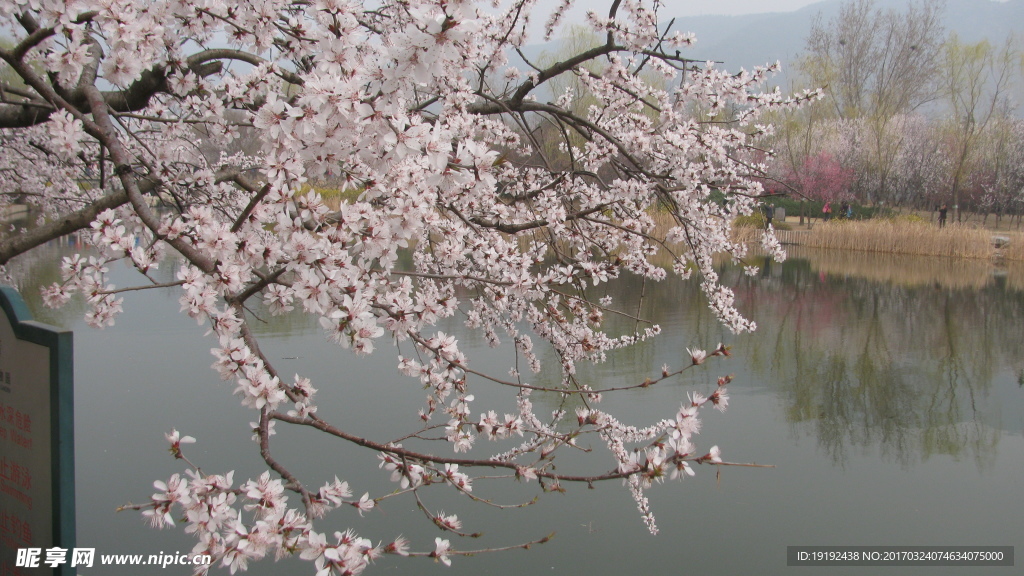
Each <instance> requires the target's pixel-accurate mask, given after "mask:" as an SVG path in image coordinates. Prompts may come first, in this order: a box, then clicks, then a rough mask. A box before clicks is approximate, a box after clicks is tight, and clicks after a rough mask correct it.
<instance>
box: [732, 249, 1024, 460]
mask: <svg viewBox="0 0 1024 576" xmlns="http://www.w3.org/2000/svg"><path fill="white" fill-rule="evenodd" d="M805 256H806V255H805ZM837 260H839V259H838V258H835V257H834V255H830V254H825V253H819V254H812V255H810V257H805V258H793V259H791V261H788V262H787V263H785V264H784V265H783V267H782V271H781V273H780V274H779V277H778V281H777V282H763V281H762V282H757V281H752V282H747V283H746V284H745V285H744V286H743V289H742V290H741V291H740V293H739V297H740V299H741V300H742V301H743V302H745V303H746V304H748V305H749V306H750V307H752V308H755V309H756V312H755V316H756V317H757V318H758V320H759V322H760V324H761V330H760V331H759V333H758V334H757V336H755V337H753V338H743V339H742V345H741V348H743V349H749V350H750V353H751V355H752V361H751V366H752V367H754V369H755V371H756V372H757V373H758V374H760V375H761V376H762V377H764V378H765V380H766V382H767V383H769V385H770V386H772V387H773V388H775V389H776V390H778V392H779V394H780V399H782V400H783V402H784V406H785V414H786V418H787V419H788V420H789V421H790V422H791V423H793V424H794V425H795V426H797V427H799V428H800V429H802V430H806V429H813V431H814V434H815V435H816V437H817V440H818V443H819V445H820V446H821V447H822V448H823V449H824V450H825V451H826V452H827V453H828V454H829V455H830V456H831V457H832V459H833V461H835V462H836V463H839V464H842V463H844V462H845V461H846V460H847V458H848V455H849V451H850V449H851V448H854V447H867V446H879V447H880V448H881V450H882V452H883V454H885V455H886V456H889V457H892V458H894V459H896V460H897V461H899V462H901V463H903V464H911V463H913V462H915V461H918V460H927V459H929V458H930V457H932V456H934V455H936V454H944V455H950V456H955V457H969V458H971V459H973V460H974V461H975V462H976V463H977V465H978V467H979V468H984V467H986V466H989V465H991V463H992V461H993V458H994V455H995V448H996V445H997V444H998V441H999V437H1000V435H1001V433H1000V431H1001V430H1012V431H1015V432H1016V431H1019V430H1020V429H1021V428H1020V420H1019V418H1017V417H1014V418H1012V421H1008V422H1003V417H1004V416H1005V415H1008V414H1014V415H1016V414H1019V413H1020V412H1019V410H1014V408H1020V407H1021V406H1022V405H1024V404H1022V402H1021V398H1020V394H1013V393H1012V392H1013V390H1011V389H1009V388H1007V387H1006V386H1002V387H997V386H996V382H997V380H1000V379H1002V380H1004V381H1006V380H1008V379H1009V378H1010V377H1012V375H1013V374H1015V373H1019V372H1020V370H1021V365H1022V358H1021V341H1020V326H1021V325H1022V311H1024V306H1022V302H1024V299H1022V293H1021V292H1020V291H1019V290H1017V289H1013V288H1011V287H1010V286H1008V285H1007V283H1006V282H1005V281H1003V280H1002V278H1005V276H1002V277H1000V276H997V275H994V274H993V273H992V270H990V269H988V268H984V267H981V268H979V266H978V264H977V263H954V264H952V265H951V264H950V263H948V262H941V261H939V262H936V261H933V260H921V259H918V260H913V259H906V258H903V259H898V260H895V261H888V262H887V261H886V260H885V259H878V258H876V259H875V260H874V262H873V264H872V263H871V262H870V260H869V259H868V258H866V257H864V256H863V255H856V256H854V258H852V259H851V260H846V261H842V262H841V263H837ZM857 260H859V262H857ZM841 266H849V268H841ZM838 270H842V271H843V273H842V274H840V273H837V271H838ZM858 272H862V273H863V274H862V275H857V273H858ZM965 275H969V277H965ZM883 278H884V279H887V280H886V281H879V280H880V279H883ZM994 388H998V389H995V390H994ZM1016 388H1019V386H1018V387H1016Z"/></svg>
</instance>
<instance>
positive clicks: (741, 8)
mask: <svg viewBox="0 0 1024 576" xmlns="http://www.w3.org/2000/svg"><path fill="white" fill-rule="evenodd" d="M817 1H818V0H665V1H664V2H662V4H663V5H664V8H663V9H662V10H661V13H662V14H664V15H665V16H667V17H672V16H697V15H699V14H753V13H758V12H792V11H793V10H797V9H799V8H803V7H804V6H807V5H808V4H814V3H815V2H817Z"/></svg>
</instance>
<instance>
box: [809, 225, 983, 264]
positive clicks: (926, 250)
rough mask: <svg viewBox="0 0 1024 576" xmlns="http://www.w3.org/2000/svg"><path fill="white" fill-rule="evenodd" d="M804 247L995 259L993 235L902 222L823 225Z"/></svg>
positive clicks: (949, 227)
mask: <svg viewBox="0 0 1024 576" xmlns="http://www.w3.org/2000/svg"><path fill="white" fill-rule="evenodd" d="M803 244H804V245H805V246H813V247H815V248H826V249H830V250H859V251H862V252H882V253H888V254H917V255H922V256H944V257H953V258H992V257H993V256H994V255H995V248H994V247H993V246H992V233H991V232H990V231H988V230H984V229H978V228H970V227H966V226H958V225H956V224H950V225H948V226H946V227H944V228H938V227H937V226H934V225H931V224H928V223H924V222H912V221H900V220H865V221H862V222H822V223H820V224H818V225H816V226H815V227H814V230H813V232H812V233H811V234H807V235H805V236H804V237H803Z"/></svg>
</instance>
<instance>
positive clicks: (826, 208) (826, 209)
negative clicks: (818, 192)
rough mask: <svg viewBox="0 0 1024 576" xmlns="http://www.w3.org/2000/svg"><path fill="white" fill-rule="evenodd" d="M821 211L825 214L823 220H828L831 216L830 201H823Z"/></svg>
mask: <svg viewBox="0 0 1024 576" xmlns="http://www.w3.org/2000/svg"><path fill="white" fill-rule="evenodd" d="M821 213H822V214H824V215H825V222H828V221H829V220H830V219H831V218H832V203H831V202H825V206H823V207H822V209H821Z"/></svg>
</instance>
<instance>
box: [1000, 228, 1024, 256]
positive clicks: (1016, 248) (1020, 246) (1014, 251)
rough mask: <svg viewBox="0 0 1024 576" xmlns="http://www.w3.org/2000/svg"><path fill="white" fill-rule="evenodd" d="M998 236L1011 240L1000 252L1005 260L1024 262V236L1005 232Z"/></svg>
mask: <svg viewBox="0 0 1024 576" xmlns="http://www.w3.org/2000/svg"><path fill="white" fill-rule="evenodd" d="M996 236H1003V237H1004V238H1009V239H1010V242H1009V243H1008V244H1006V245H1004V246H1003V247H1002V248H1001V249H1000V250H999V253H1000V254H1001V255H1002V257H1003V259H1004V260H1012V261H1014V262H1024V234H1021V233H1005V232H1003V233H997V234H996Z"/></svg>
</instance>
